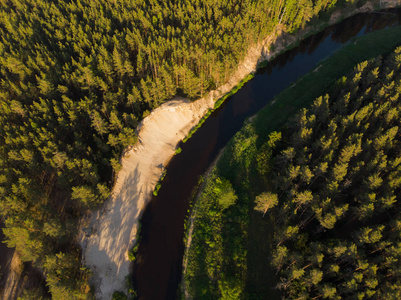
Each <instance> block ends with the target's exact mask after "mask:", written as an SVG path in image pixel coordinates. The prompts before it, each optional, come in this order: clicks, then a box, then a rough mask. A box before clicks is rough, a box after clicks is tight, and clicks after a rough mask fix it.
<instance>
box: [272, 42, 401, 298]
mask: <svg viewBox="0 0 401 300" xmlns="http://www.w3.org/2000/svg"><path fill="white" fill-rule="evenodd" d="M400 53H401V48H397V49H396V50H395V52H393V53H392V54H391V55H390V56H389V57H388V58H387V59H385V60H382V59H380V58H377V59H373V60H370V61H365V62H363V63H360V64H358V65H357V66H356V67H355V68H354V70H353V71H352V72H351V73H350V74H348V75H347V76H346V77H343V78H342V79H341V80H340V81H338V82H337V85H336V86H335V88H334V89H333V91H332V92H330V96H328V95H327V96H325V97H324V98H322V97H320V98H318V99H316V101H315V102H314V103H313V104H312V106H311V108H310V109H307V110H306V109H304V110H302V111H301V112H300V113H298V114H297V115H296V116H295V117H294V118H293V119H292V122H290V123H289V124H288V125H287V127H286V128H285V129H284V130H283V141H282V144H281V145H279V146H278V147H277V148H276V150H275V152H276V155H275V156H273V157H272V160H273V161H274V162H275V166H274V167H273V169H272V171H271V173H270V174H266V177H267V178H269V179H268V180H270V181H271V182H272V183H273V185H272V186H270V187H269V189H268V190H270V191H274V193H276V194H278V195H280V196H279V205H278V206H277V207H275V208H273V211H272V214H273V215H274V216H275V236H274V244H273V248H275V250H274V251H273V260H272V262H273V265H274V267H275V268H276V269H277V272H278V273H279V277H280V281H281V282H280V283H279V284H278V287H279V288H280V289H281V290H282V291H283V292H284V293H285V295H286V296H287V297H288V298H290V299H294V298H296V299H298V298H302V299H304V298H305V299H312V298H321V297H323V298H328V299H342V298H346V299H349V298H359V299H363V298H384V297H389V298H391V299H397V298H398V296H399V291H398V288H396V287H399V286H400V284H401V276H400V274H399V272H398V270H399V266H398V263H397V261H399V260H400V259H401V256H400V253H399V252H398V250H396V249H398V248H399V244H400V242H401V240H400V235H399V233H398V230H399V227H398V225H397V224H398V223H399V222H400V220H401V219H400V214H399V210H400V207H399V205H400V204H399V200H400V199H399V196H398V195H399V192H400V191H399V187H400V185H399V184H398V180H397V179H396V178H398V177H399V175H400V174H399V172H400V170H399V169H400V168H399V162H400V159H399V157H400V153H401V144H400V131H399V128H400V127H401V124H400V122H399V118H398V117H397V116H398V115H399V114H400V100H401V99H400V95H399V93H400V90H401V89H400V88H401V86H400V82H401V72H400V66H399V63H398V61H397V59H398V57H399V55H400ZM372 74H373V75H374V76H371V75H372ZM289 148H291V149H294V150H293V151H295V155H293V156H292V157H291V158H289V159H283V157H288V156H287V155H286V154H285V153H286V152H288V149H289Z"/></svg>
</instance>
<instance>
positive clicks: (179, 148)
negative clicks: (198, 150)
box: [175, 147, 182, 155]
mask: <svg viewBox="0 0 401 300" xmlns="http://www.w3.org/2000/svg"><path fill="white" fill-rule="evenodd" d="M181 151H182V149H181V147H178V148H177V149H175V155H177V154H180V153H181Z"/></svg>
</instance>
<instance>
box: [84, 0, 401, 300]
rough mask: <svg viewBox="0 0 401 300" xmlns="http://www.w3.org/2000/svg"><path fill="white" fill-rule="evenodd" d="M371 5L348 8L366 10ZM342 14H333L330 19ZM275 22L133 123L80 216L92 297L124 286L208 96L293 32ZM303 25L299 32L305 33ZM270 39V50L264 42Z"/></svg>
mask: <svg viewBox="0 0 401 300" xmlns="http://www.w3.org/2000/svg"><path fill="white" fill-rule="evenodd" d="M400 4H401V1H400V0H394V1H382V6H383V8H384V7H391V6H393V7H394V6H396V5H400ZM372 10H373V5H371V4H369V3H368V4H367V5H365V6H364V7H362V8H360V9H358V11H353V12H351V13H350V15H352V14H356V13H358V12H366V11H372ZM340 17H343V15H338V14H337V15H333V17H332V19H331V20H330V22H329V23H330V24H334V23H336V22H337V18H340ZM282 29H283V28H282V27H280V26H277V28H276V30H275V31H274V33H273V34H271V35H270V36H269V37H267V38H266V39H265V40H264V41H263V42H261V43H260V44H259V45H257V46H255V47H252V48H250V49H249V51H248V55H247V56H246V57H245V59H244V61H243V62H242V63H241V64H240V66H239V67H238V69H237V71H236V72H235V73H234V74H233V76H232V77H231V79H230V80H229V82H228V83H226V84H225V85H223V86H222V87H220V88H219V89H217V90H216V91H212V92H210V93H208V94H207V95H206V96H205V97H204V98H202V99H200V100H197V101H195V102H192V103H191V102H189V101H187V100H185V99H176V100H172V101H169V102H167V103H165V104H163V105H162V106H161V107H159V108H157V109H155V110H154V111H153V112H152V113H151V114H150V115H149V116H148V117H146V118H145V119H144V120H143V122H142V123H141V125H140V127H139V128H138V132H139V141H138V143H137V144H136V145H135V146H133V147H132V148H131V149H126V151H125V153H124V155H123V158H122V161H121V163H122V170H121V171H120V172H119V173H118V177H117V181H116V184H115V186H114V188H113V191H112V196H111V197H110V199H109V200H108V201H106V203H105V204H104V205H103V207H102V208H101V209H99V210H98V211H95V212H93V213H92V215H91V216H90V217H89V218H88V219H86V220H83V221H82V226H81V233H80V235H79V239H80V243H81V246H82V249H83V262H84V263H85V264H86V265H87V266H89V267H90V268H91V270H92V271H93V278H92V283H93V284H94V286H95V289H96V299H107V300H109V299H111V296H112V294H113V292H114V291H116V290H119V291H126V286H125V277H126V276H127V275H128V274H129V265H130V262H129V260H128V250H129V249H130V248H131V246H132V245H133V244H134V239H135V235H136V231H137V224H138V218H139V217H140V215H141V212H142V210H143V208H144V206H145V204H146V203H147V202H148V201H149V200H150V199H151V193H152V192H153V189H154V187H155V185H156V183H157V181H158V179H159V178H160V176H161V174H162V166H165V165H167V163H168V161H169V160H170V159H171V157H172V156H173V155H174V152H175V148H176V145H177V144H178V143H179V141H180V140H182V139H183V138H184V137H185V136H186V135H187V133H188V132H189V130H190V129H191V128H192V127H193V126H195V125H196V124H197V123H198V121H199V120H200V118H201V117H202V116H203V115H204V114H205V113H206V111H207V110H208V108H211V107H213V104H214V100H216V99H218V98H220V97H221V96H222V95H224V94H225V93H227V92H228V91H230V90H231V89H232V88H233V87H234V86H235V85H236V84H237V83H238V82H239V81H240V80H241V79H242V78H244V77H245V76H246V75H248V74H249V73H252V72H254V71H255V70H256V67H257V64H258V63H259V62H260V61H263V60H267V59H271V58H272V57H274V56H275V55H276V54H277V53H280V52H281V51H283V50H284V49H285V47H286V46H287V45H289V44H291V43H293V42H295V41H296V39H297V38H299V37H294V36H289V35H287V34H281V32H282ZM306 31H307V29H305V30H304V31H302V32H301V33H299V34H300V36H304V35H305V34H306ZM272 44H274V46H275V47H274V52H270V51H269V49H270V47H269V46H270V45H272Z"/></svg>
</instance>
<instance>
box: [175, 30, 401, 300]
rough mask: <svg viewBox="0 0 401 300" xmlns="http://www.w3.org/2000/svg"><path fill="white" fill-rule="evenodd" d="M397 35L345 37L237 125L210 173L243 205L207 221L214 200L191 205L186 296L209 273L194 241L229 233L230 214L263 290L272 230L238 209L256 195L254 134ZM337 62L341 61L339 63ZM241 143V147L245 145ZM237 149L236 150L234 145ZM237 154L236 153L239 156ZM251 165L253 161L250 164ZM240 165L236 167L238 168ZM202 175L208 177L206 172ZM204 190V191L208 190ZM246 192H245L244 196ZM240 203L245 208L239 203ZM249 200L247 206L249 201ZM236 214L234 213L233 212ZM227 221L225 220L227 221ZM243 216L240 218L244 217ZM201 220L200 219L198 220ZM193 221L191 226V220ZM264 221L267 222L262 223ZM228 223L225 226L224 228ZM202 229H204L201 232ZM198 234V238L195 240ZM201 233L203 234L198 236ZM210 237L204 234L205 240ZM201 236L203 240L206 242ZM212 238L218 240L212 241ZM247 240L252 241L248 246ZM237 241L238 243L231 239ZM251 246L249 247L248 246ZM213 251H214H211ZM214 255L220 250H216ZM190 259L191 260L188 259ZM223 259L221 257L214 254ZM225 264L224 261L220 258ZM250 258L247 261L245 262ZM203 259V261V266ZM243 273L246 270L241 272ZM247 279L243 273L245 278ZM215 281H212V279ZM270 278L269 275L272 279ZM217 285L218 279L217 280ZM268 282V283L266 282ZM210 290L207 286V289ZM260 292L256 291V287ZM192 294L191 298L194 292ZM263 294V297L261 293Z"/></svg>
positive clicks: (389, 45) (277, 123)
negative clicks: (347, 39)
mask: <svg viewBox="0 0 401 300" xmlns="http://www.w3.org/2000/svg"><path fill="white" fill-rule="evenodd" d="M395 36H397V37H399V36H401V27H400V26H398V27H396V28H389V29H384V30H381V31H377V32H373V33H370V34H368V35H366V36H363V37H360V38H358V39H354V42H353V43H348V45H347V46H345V47H344V48H342V49H341V50H340V51H338V52H337V53H336V54H335V55H333V56H332V57H330V58H328V59H326V60H325V61H324V62H323V63H321V64H319V66H318V67H317V68H316V69H315V70H313V71H312V72H310V73H309V74H307V75H305V76H303V77H302V78H300V79H299V80H298V81H297V83H296V84H295V85H293V86H292V87H290V88H288V89H286V90H285V91H283V92H282V93H281V94H280V95H278V96H277V97H276V98H275V101H273V102H271V103H270V104H268V105H267V107H266V108H265V109H263V110H262V111H261V112H260V113H258V115H257V117H256V118H254V120H253V121H252V123H251V126H245V129H243V130H241V132H239V133H238V134H237V135H236V137H235V141H236V143H235V144H234V142H233V141H231V142H230V143H229V145H228V146H227V148H226V149H227V150H226V153H225V154H224V155H223V158H222V160H223V161H219V162H218V164H217V169H216V170H215V174H214V176H215V177H220V176H221V177H222V178H228V179H231V182H232V184H233V186H234V189H235V190H236V192H237V195H242V197H243V199H240V197H239V200H238V201H240V200H241V201H240V204H239V205H240V206H241V207H242V208H243V209H242V210H241V209H236V211H234V210H233V211H232V212H231V214H230V212H228V213H227V214H226V213H224V217H220V219H219V220H220V222H221V224H219V223H216V222H215V221H213V222H211V220H210V218H211V216H210V213H209V212H210V211H211V208H213V209H216V208H215V207H213V204H210V203H209V204H199V203H197V204H196V205H195V208H194V210H193V214H196V215H197V217H198V218H199V221H198V225H197V224H196V221H195V225H194V226H195V232H196V226H198V227H199V228H201V229H200V233H199V232H198V233H197V236H196V238H195V239H194V238H193V237H192V236H191V233H193V232H194V230H193V228H192V230H191V231H190V232H189V237H188V240H191V241H193V242H194V243H195V245H194V247H197V249H194V250H193V252H194V253H192V256H191V255H190V254H188V253H189V252H190V245H188V244H187V249H186V256H185V257H184V260H183V261H184V263H185V267H184V268H183V269H184V275H183V278H184V279H183V282H182V287H183V289H184V290H183V294H184V295H185V296H186V298H187V299H190V298H191V297H190V296H189V294H191V293H189V292H188V290H187V287H188V286H189V287H190V288H191V292H192V296H194V294H193V293H196V292H199V290H197V288H198V287H199V286H200V287H202V292H204V291H205V290H206V289H205V280H206V281H207V280H208V278H209V277H208V276H205V274H204V273H202V274H199V270H200V268H199V266H203V268H205V269H206V270H207V271H208V274H212V273H213V271H210V270H209V269H208V266H207V262H206V261H207V260H205V259H204V257H202V258H198V259H199V260H201V261H198V260H197V257H198V253H199V252H201V253H203V252H202V250H200V249H201V248H199V245H203V247H205V245H206V244H208V243H210V236H212V237H213V239H212V240H213V241H214V242H216V239H217V238H216V236H217V235H221V236H232V230H233V229H232V228H230V227H229V226H232V224H230V222H226V221H223V220H229V219H232V220H234V219H235V218H239V217H241V218H240V220H244V219H245V220H246V222H248V223H247V224H246V225H245V226H243V227H244V228H246V229H245V231H242V232H241V234H240V235H238V237H239V236H241V238H243V239H244V240H246V236H248V235H249V236H248V248H247V250H246V252H248V253H249V255H248V261H247V262H246V265H243V268H245V269H246V268H247V267H249V270H248V271H249V272H248V273H249V274H250V275H248V276H250V277H253V280H255V281H256V282H257V281H259V284H255V286H256V287H255V286H254V287H253V288H254V291H255V290H257V291H258V292H260V291H263V287H266V282H267V281H266V280H262V279H266V276H267V275H266V274H268V272H269V270H266V269H263V270H261V268H262V267H263V266H266V265H268V264H269V262H267V263H265V264H261V263H260V262H261V260H260V259H259V258H261V259H264V260H266V258H267V257H268V256H269V247H268V245H266V244H265V245H263V244H262V243H261V242H260V241H263V240H266V236H269V235H271V232H269V230H268V228H267V229H266V228H263V226H262V224H261V222H262V221H260V220H261V218H260V216H257V218H252V217H250V216H248V218H249V219H247V217H245V216H244V215H243V211H246V209H247V208H248V209H249V211H250V214H252V213H253V209H252V206H253V204H252V203H253V199H254V197H255V196H256V195H258V187H257V186H255V184H251V185H248V186H247V185H246V182H248V183H249V181H248V179H249V178H255V177H253V176H254V174H252V172H253V171H252V170H249V169H252V167H251V168H245V167H244V165H245V162H247V161H248V162H249V161H253V159H254V157H255V156H256V153H255V151H256V149H255V148H254V146H255V144H257V142H256V141H257V140H258V139H260V138H261V137H262V140H266V136H267V135H268V134H269V133H270V132H271V131H274V130H278V129H279V128H280V127H281V126H282V125H283V124H284V123H285V121H286V120H287V119H288V118H289V116H291V115H292V114H293V113H295V112H296V111H297V110H298V109H299V108H300V107H305V106H307V105H308V104H309V103H310V102H311V101H313V100H314V99H315V98H316V97H318V96H319V95H320V94H322V93H324V91H325V90H326V89H327V88H328V86H329V85H330V84H331V83H333V81H334V80H335V79H336V78H339V76H341V75H342V74H344V73H347V72H348V71H349V70H350V69H352V68H353V66H354V65H355V64H356V63H358V62H361V61H363V60H367V59H371V58H374V57H376V56H378V55H380V54H382V53H385V54H387V53H389V52H390V51H391V50H392V49H393V48H394V47H395V46H396V45H399V44H400V39H398V40H397V39H394V37H395ZM339 62H341V63H339ZM244 147H245V149H244ZM239 149H241V150H239ZM238 152H240V153H241V155H238ZM238 156H240V158H238ZM233 161H235V162H239V165H240V166H239V167H237V169H235V168H234V167H233V166H232V162H233ZM254 167H255V166H253V168H254ZM239 171H241V172H242V173H241V172H239ZM205 180H208V179H207V178H206V179H205ZM215 188H216V183H214V181H213V180H209V186H208V187H207V188H206V189H207V191H204V192H203V193H204V194H206V195H208V196H203V198H204V199H207V201H211V200H210V199H212V197H211V196H210V195H209V194H210V191H213V190H215ZM208 193H209V194H208ZM247 195H248V196H247ZM245 198H247V199H248V200H249V201H250V202H248V204H246V203H245V204H244V202H246V199H245ZM202 206H203V207H205V206H207V208H208V209H205V208H203V209H202V212H203V214H202V213H199V212H198V210H197V209H198V208H199V207H202ZM244 206H245V208H244ZM248 206H249V207H248ZM221 213H222V212H219V211H217V212H214V213H213V216H215V215H219V214H221ZM234 213H235V214H238V215H234V217H233V214H234ZM225 222H226V223H227V224H226V223H225ZM243 222H244V221H243ZM199 223H200V224H199ZM212 223H213V224H214V225H213V226H212V227H213V228H214V227H217V232H218V234H217V233H216V234H214V233H213V232H210V230H209V231H208V230H206V229H205V228H209V227H208V226H210V224H212ZM192 227H193V226H192ZM265 227H266V226H265ZM227 229H228V232H227ZM205 233H207V234H205ZM196 239H198V240H196ZM202 239H204V240H202ZM208 239H209V240H208ZM205 241H206V242H205ZM232 241H234V242H238V241H237V239H236V238H235V237H232ZM225 242H226V243H227V244H226V245H225V247H226V249H235V247H234V245H230V241H229V240H228V239H227V241H225ZM216 243H217V242H216ZM249 245H251V246H249ZM235 246H236V247H238V246H237V245H235ZM216 247H217V246H216V245H213V251H212V252H213V253H215V252H216V251H217V250H216ZM250 248H251V249H253V250H252V251H251V250H250ZM215 255H216V254H215ZM217 256H219V255H218V254H217ZM191 259H192V261H191ZM219 260H223V261H224V259H221V258H220V259H219ZM229 260H230V258H227V261H229ZM210 261H212V262H213V264H211V265H212V270H213V268H217V269H219V266H220V265H218V266H216V262H215V261H213V260H209V262H210ZM187 264H188V265H189V266H191V268H189V270H188V268H186V265H187ZM221 264H224V263H221ZM248 264H249V265H248ZM205 265H206V266H205ZM226 265H232V263H230V264H228V263H227V262H226ZM240 273H241V272H237V273H235V274H240ZM245 273H246V272H245ZM219 274H220V275H221V274H222V272H221V270H220V271H219ZM258 274H259V275H261V274H265V275H264V276H258ZM272 277H274V273H273V274H272ZM247 279H248V278H247ZM213 282H214V283H215V281H213ZM271 282H273V281H271ZM219 287H220V285H219ZM267 288H268V287H267ZM211 292H212V291H211ZM264 292H265V293H269V295H270V296H271V293H272V290H269V289H267V290H264ZM257 294H258V295H260V294H259V293H257ZM196 295H197V294H195V298H196ZM198 295H199V294H198ZM262 298H263V297H262Z"/></svg>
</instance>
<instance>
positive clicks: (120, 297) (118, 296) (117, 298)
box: [112, 291, 128, 300]
mask: <svg viewBox="0 0 401 300" xmlns="http://www.w3.org/2000/svg"><path fill="white" fill-rule="evenodd" d="M127 299H128V297H127V295H126V294H125V293H124V292H120V291H116V292H114V293H113V298H112V300H127Z"/></svg>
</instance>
